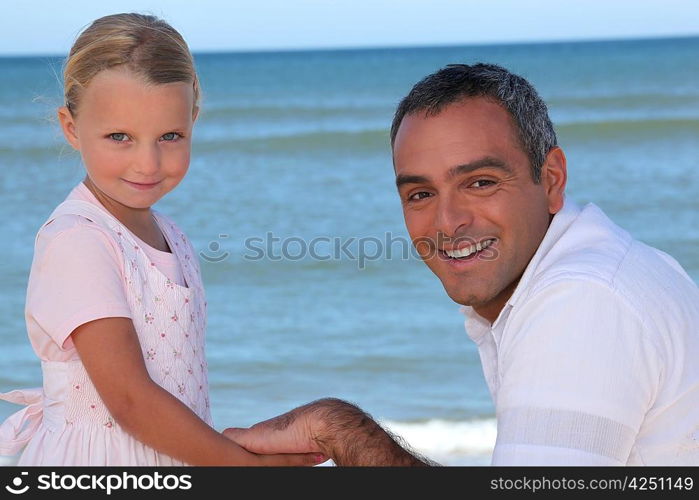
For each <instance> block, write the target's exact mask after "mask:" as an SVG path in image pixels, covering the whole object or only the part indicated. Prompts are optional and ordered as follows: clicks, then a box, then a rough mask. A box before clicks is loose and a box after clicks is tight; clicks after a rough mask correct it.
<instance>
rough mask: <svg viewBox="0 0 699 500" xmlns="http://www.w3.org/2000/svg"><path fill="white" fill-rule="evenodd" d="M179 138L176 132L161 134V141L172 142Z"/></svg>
mask: <svg viewBox="0 0 699 500" xmlns="http://www.w3.org/2000/svg"><path fill="white" fill-rule="evenodd" d="M179 137H181V136H180V134H178V133H177V132H168V133H167V134H163V136H162V137H161V139H163V140H164V141H174V140H175V139H177V138H179Z"/></svg>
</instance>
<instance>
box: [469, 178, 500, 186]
mask: <svg viewBox="0 0 699 500" xmlns="http://www.w3.org/2000/svg"><path fill="white" fill-rule="evenodd" d="M493 184H495V181H491V180H488V179H478V180H477V181H475V182H473V183H471V186H472V187H475V188H484V187H488V186H492V185H493Z"/></svg>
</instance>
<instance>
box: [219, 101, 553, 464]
mask: <svg viewBox="0 0 699 500" xmlns="http://www.w3.org/2000/svg"><path fill="white" fill-rule="evenodd" d="M393 163H394V169H395V174H396V185H397V187H398V193H399V195H400V198H401V203H402V206H403V216H404V219H405V222H406V227H407V229H408V232H409V233H410V236H411V238H412V240H413V243H414V244H415V246H416V249H417V250H418V253H419V254H420V256H421V257H422V258H423V260H424V261H425V263H426V264H427V266H428V267H429V268H430V269H431V270H432V272H434V273H435V274H436V275H437V277H438V278H439V279H440V280H441V281H442V284H443V286H444V288H445V290H446V292H447V294H448V295H449V296H450V297H451V298H452V299H453V300H454V301H455V302H457V303H459V304H463V305H468V306H472V307H473V308H474V310H475V311H476V312H477V313H478V314H479V315H480V316H482V317H483V318H484V319H486V320H488V321H489V322H491V323H492V322H494V321H495V320H496V319H497V317H498V315H499V314H500V312H501V311H502V309H503V307H504V305H505V303H506V302H507V300H508V299H509V298H510V296H511V295H512V293H513V292H514V290H515V288H516V287H517V283H518V282H519V278H520V277H521V275H522V273H523V272H524V270H525V268H526V266H527V264H528V263H529V261H530V260H531V258H532V256H533V255H534V253H535V252H536V250H537V248H538V247H539V244H540V243H541V240H542V239H543V238H544V235H545V233H546V231H547V229H548V226H549V224H550V221H551V219H552V218H553V215H554V214H556V213H557V212H558V211H560V210H561V208H562V207H563V201H564V191H565V186H566V181H567V167H566V159H565V155H564V154H563V151H562V150H561V149H560V148H558V147H554V148H552V149H551V150H550V151H549V152H548V154H547V156H546V159H545V161H544V164H543V166H542V170H541V179H540V182H538V183H537V182H534V179H533V177H532V175H531V167H530V162H529V159H528V156H527V154H526V153H525V152H524V150H523V148H522V146H521V144H520V143H519V141H518V139H517V134H516V128H515V125H514V121H513V119H512V118H511V116H510V115H509V114H508V112H507V111H506V110H505V109H504V108H502V107H501V106H500V105H499V104H497V103H495V102H494V101H491V100H488V99H486V98H482V97H476V98H467V99H465V100H462V101H458V102H456V103H453V104H450V105H448V106H447V107H446V108H445V109H443V110H442V111H441V112H440V113H438V114H437V115H434V116H426V115H425V114H424V113H419V112H418V113H415V114H411V115H408V116H406V117H404V118H403V120H402V122H401V125H400V127H399V129H398V133H397V135H396V139H395V142H394V147H393ZM482 242H490V243H488V244H489V245H490V246H489V247H488V248H487V249H485V250H483V251H482V252H478V253H477V254H475V255H474V256H473V257H472V258H471V259H469V260H459V259H454V258H451V257H450V256H449V253H452V254H453V252H454V251H459V250H462V249H464V248H465V247H467V246H469V245H472V244H476V243H482ZM418 243H419V244H418ZM447 252H449V253H447ZM493 257H495V258H493ZM224 434H225V435H226V436H228V437H230V438H231V439H234V440H235V441H236V442H238V443H240V444H241V445H242V446H244V447H245V448H246V449H249V450H253V451H263V450H264V452H275V451H277V452H279V451H282V450H283V451H288V452H292V451H294V452H299V451H319V452H322V453H324V454H326V455H327V456H329V457H331V458H332V459H333V460H335V462H336V463H338V465H353V466H354V465H384V466H405V465H410V466H416V465H417V466H419V465H433V464H432V463H431V462H430V461H429V460H427V459H425V458H422V457H419V456H418V455H417V454H415V453H414V452H412V451H410V450H408V449H406V447H405V446H401V445H400V444H399V443H398V442H397V440H396V438H395V437H394V436H391V435H390V434H388V433H385V432H383V430H381V429H380V428H379V427H378V424H376V422H374V421H373V420H372V419H371V418H370V417H369V416H368V415H366V414H365V413H364V412H363V411H362V410H361V409H359V408H357V407H356V406H354V405H351V404H350V403H347V402H345V401H341V400H337V399H330V398H329V399H323V400H319V401H316V402H312V403H309V404H307V405H304V406H301V407H299V408H296V409H294V410H291V411H290V412H288V413H286V414H284V415H280V416H279V417H275V418H273V419H270V420H267V421H264V422H260V423H258V424H256V425H254V426H252V427H251V428H249V429H241V428H230V429H226V430H225V431H224Z"/></svg>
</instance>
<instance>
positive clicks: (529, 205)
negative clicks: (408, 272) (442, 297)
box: [393, 97, 565, 321]
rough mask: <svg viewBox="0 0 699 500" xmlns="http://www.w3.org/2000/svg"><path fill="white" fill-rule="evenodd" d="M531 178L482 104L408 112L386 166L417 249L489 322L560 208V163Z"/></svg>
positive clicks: (498, 114) (509, 132)
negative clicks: (433, 113) (537, 180)
mask: <svg viewBox="0 0 699 500" xmlns="http://www.w3.org/2000/svg"><path fill="white" fill-rule="evenodd" d="M554 149H555V152H554V154H553V156H554V157H555V158H553V160H552V159H551V156H552V154H551V153H549V157H547V164H546V165H544V168H543V170H542V181H541V183H540V184H535V183H534V181H533V180H532V176H531V169H530V163H529V159H528V157H527V155H526V153H525V152H524V151H523V150H522V147H521V145H520V143H519V141H518V140H517V135H516V128H515V124H514V122H513V120H512V118H511V117H510V115H509V113H508V112H507V111H506V110H505V109H504V108H502V107H501V106H500V105H498V104H496V103H495V102H493V101H491V100H488V99H485V98H480V97H479V98H469V99H465V100H463V101H461V102H458V103H455V104H452V105H449V106H448V107H447V108H446V109H444V110H443V111H442V112H441V113H439V114H438V115H436V116H429V117H426V116H425V115H424V113H420V112H418V113H415V114H413V115H409V116H406V117H405V118H404V119H403V121H402V123H401V125H400V128H399V129H398V133H397V135H396V139H395V143H394V149H393V160H394V167H395V173H396V183H397V185H398V191H399V194H400V197H401V203H402V205H403V215H404V217H405V223H406V226H407V229H408V232H409V233H410V237H411V239H412V241H413V244H414V245H415V247H416V250H417V251H418V253H419V254H420V256H421V257H422V259H423V260H424V261H425V263H426V264H427V265H428V266H429V268H430V269H431V270H432V272H434V273H435V274H436V275H437V277H438V278H439V279H440V280H441V281H442V284H443V285H444V288H445V290H446V292H447V294H448V295H449V296H450V297H451V298H452V300H454V301H455V302H457V303H459V304H463V305H470V306H473V307H474V308H475V310H476V312H478V313H479V314H480V315H481V316H483V317H484V318H486V319H489V320H490V321H494V320H495V318H496V317H497V315H498V314H499V312H500V310H501V309H502V307H503V306H504V305H505V303H506V302H507V299H509V297H510V296H511V295H512V292H513V291H514V289H515V288H516V286H517V282H518V281H519V278H520V277H521V275H522V273H523V272H524V269H525V268H526V266H527V264H528V263H529V261H530V259H531V258H532V256H533V255H534V253H535V252H536V249H537V248H538V246H539V244H540V243H541V240H542V239H543V237H544V234H545V233H546V230H547V228H548V225H549V221H550V214H553V213H556V212H557V211H558V210H560V208H561V206H562V203H563V188H564V186H565V157H563V154H562V152H561V151H560V149H558V148H554Z"/></svg>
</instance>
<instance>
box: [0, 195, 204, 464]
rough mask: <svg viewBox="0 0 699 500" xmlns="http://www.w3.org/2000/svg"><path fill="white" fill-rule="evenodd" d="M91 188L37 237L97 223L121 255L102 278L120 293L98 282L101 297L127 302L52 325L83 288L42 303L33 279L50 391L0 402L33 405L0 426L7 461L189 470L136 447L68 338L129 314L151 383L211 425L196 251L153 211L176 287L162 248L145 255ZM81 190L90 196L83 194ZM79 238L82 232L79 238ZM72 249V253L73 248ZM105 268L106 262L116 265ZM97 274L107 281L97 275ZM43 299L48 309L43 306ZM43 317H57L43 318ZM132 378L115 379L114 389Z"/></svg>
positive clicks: (35, 332)
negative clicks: (73, 224) (67, 225)
mask: <svg viewBox="0 0 699 500" xmlns="http://www.w3.org/2000/svg"><path fill="white" fill-rule="evenodd" d="M86 191H87V188H85V186H84V185H82V184H81V185H80V186H79V187H78V188H76V189H75V190H74V191H73V193H71V196H69V197H68V198H67V199H66V201H64V202H63V203H61V204H60V205H59V206H58V207H57V208H56V210H54V212H53V213H52V214H51V216H50V217H49V219H48V220H47V222H46V223H45V224H44V225H43V226H42V228H41V230H40V231H39V234H38V235H37V246H38V245H39V241H40V239H39V235H41V234H42V231H46V230H47V228H48V227H50V226H49V225H50V224H51V223H52V222H53V221H59V220H60V218H62V217H69V218H71V217H72V218H73V219H75V216H76V215H77V216H81V217H82V218H84V219H81V220H82V222H83V223H85V224H87V225H90V226H92V228H91V231H92V233H94V234H98V233H99V235H100V236H99V237H100V238H102V237H103V238H104V247H105V250H104V252H103V253H104V254H105V255H106V254H109V255H111V256H112V258H113V260H112V267H113V268H114V269H108V270H104V273H102V275H104V276H110V274H109V273H112V274H113V275H114V276H116V277H118V279H120V280H121V289H120V290H116V289H115V288H119V286H118V285H116V287H115V286H114V284H113V283H112V284H110V283H106V284H105V283H104V282H105V281H107V282H108V281H109V280H108V279H100V280H98V281H97V282H95V284H94V287H93V290H94V294H95V295H96V296H100V294H103V295H104V296H109V297H123V301H122V302H124V303H119V301H118V300H116V299H114V300H112V299H110V300H108V301H106V300H105V301H97V305H96V306H94V307H86V308H83V309H81V310H80V313H79V314H68V317H67V318H60V319H54V317H55V316H56V312H55V311H53V310H52V308H53V309H56V308H59V306H60V304H61V301H66V302H65V304H66V307H68V304H72V302H70V300H71V298H72V297H74V296H77V295H75V294H78V293H83V294H85V291H84V290H83V291H80V290H78V291H75V292H74V291H72V290H70V288H69V287H66V288H65V290H63V289H61V286H62V284H61V283H56V287H55V288H51V287H46V286H44V289H43V290H41V292H42V293H41V294H36V295H37V297H35V296H34V294H33V293H32V292H31V283H32V278H31V277H30V292H29V293H28V298H27V321H28V325H29V337H30V340H31V342H32V345H33V347H34V350H35V351H36V353H37V356H38V357H39V358H40V359H41V368H42V372H43V387H42V388H36V389H25V390H15V391H11V392H8V393H4V394H1V393H0V399H3V400H5V401H10V402H13V403H17V404H23V405H26V408H24V409H22V410H20V411H18V412H17V413H15V414H14V415H12V416H10V417H9V418H8V419H7V420H6V421H5V422H4V423H3V424H2V425H0V454H2V455H16V454H17V453H19V452H20V451H22V454H21V456H20V457H19V462H18V465H20V466H21V465H47V466H48V465H51V466H70V465H76V466H77V465H110V466H111V465H114V466H130V465H148V466H165V465H186V464H184V463H182V462H181V461H178V460H176V459H173V458H172V457H169V456H167V455H165V454H163V453H160V452H158V451H156V450H154V449H153V448H151V447H149V446H147V445H145V444H143V443H141V442H140V441H138V440H136V439H135V438H133V437H132V436H131V435H130V434H128V433H127V432H126V431H124V430H123V429H122V428H121V427H120V426H119V424H118V423H117V422H115V421H114V419H113V418H112V416H111V415H110V413H109V411H108V410H107V408H106V407H105V405H104V403H103V402H102V400H101V398H100V397H99V395H98V393H97V391H96V389H95V387H94V385H93V384H92V382H91V381H90V378H89V377H88V375H87V372H86V370H85V367H84V366H83V364H82V362H81V361H80V358H79V357H78V355H77V351H75V348H74V346H73V344H72V339H71V338H70V332H72V331H73V330H74V328H75V327H77V326H79V325H80V324H83V323H84V322H87V321H91V320H94V319H98V318H100V317H112V316H116V317H130V318H131V319H132V321H133V323H134V326H135V329H136V332H137V334H138V339H139V342H140V344H141V349H142V352H143V357H144V360H145V363H146V367H147V369H148V373H149V374H150V376H151V378H152V379H153V380H154V381H155V382H156V383H158V384H159V385H160V386H162V387H163V388H165V389H166V390H167V391H169V392H170V393H172V394H173V395H174V396H176V397H177V398H178V399H179V400H180V401H182V402H183V403H184V404H186V405H187V406H188V407H189V408H191V409H192V410H193V411H194V412H195V413H196V414H197V415H198V416H199V417H200V418H201V419H202V420H204V421H205V422H207V423H208V424H209V425H211V424H212V422H211V413H210V408H209V396H208V377H207V363H206V358H205V353H204V347H205V342H204V334H205V330H206V302H205V296H204V289H203V285H202V280H201V273H200V270H199V265H198V259H197V257H196V253H195V251H194V249H193V247H192V245H191V243H190V242H189V240H188V238H187V237H186V236H185V235H184V234H183V233H182V232H181V231H180V230H179V229H178V228H177V226H176V225H175V224H174V223H173V222H172V221H171V220H170V219H168V218H167V217H165V216H164V215H162V214H160V213H158V212H156V211H153V214H154V217H155V220H156V222H157V223H158V225H159V227H160V229H161V231H162V232H163V234H164V235H165V237H166V239H167V241H168V245H169V246H170V248H171V250H172V252H173V258H175V259H176V262H179V267H180V269H181V277H182V278H183V280H184V283H183V284H178V283H177V282H176V281H178V280H177V279H176V278H175V279H174V280H173V279H171V278H170V277H168V276H166V275H165V274H164V273H163V272H162V271H161V270H160V269H159V267H158V266H157V265H156V264H155V262H153V260H154V259H153V258H151V257H152V256H153V254H154V252H156V253H157V251H156V250H155V249H153V248H150V247H148V248H147V249H146V248H144V247H145V246H146V245H145V244H144V243H143V242H142V241H141V240H139V239H138V238H137V237H136V236H135V235H133V234H132V233H131V232H130V231H129V230H128V229H126V227H124V226H123V225H122V224H121V223H120V222H119V221H118V220H117V219H116V218H114V217H113V216H112V215H111V214H110V213H109V212H107V211H106V210H105V209H104V208H103V207H102V206H101V205H99V202H97V201H96V199H94V198H92V199H91V200H90V201H86V199H87V198H86V196H85V192H86ZM81 192H82V196H78V195H79V194H81ZM76 193H77V194H78V195H76ZM81 198H82V199H81ZM85 219H87V220H85ZM66 220H68V219H63V221H64V222H65V221H66ZM59 225H60V224H57V226H59ZM83 232H85V231H83ZM88 232H89V231H88ZM73 234H80V232H75V231H73ZM90 241H93V242H94V241H98V243H99V241H100V240H99V239H98V240H95V239H94V237H93V238H92V240H90ZM66 243H67V242H66ZM70 243H71V244H72V243H74V242H73V241H71V242H70ZM78 244H79V243H78ZM58 247H60V246H58ZM66 248H70V247H69V246H68V245H66ZM110 252H111V253H110ZM93 253H94V252H93ZM161 253H163V254H165V253H164V252H161ZM168 255H169V254H165V256H168ZM114 259H116V260H114ZM97 260H98V261H99V258H97ZM102 261H103V262H108V258H105V259H102ZM54 267H60V266H54ZM161 267H162V266H161ZM41 272H42V270H41V262H37V252H36V250H35V260H34V262H33V264H32V273H37V275H39V273H41ZM55 272H58V271H54V274H55ZM91 272H93V273H95V274H98V275H99V274H100V273H99V272H97V271H96V270H94V269H93V270H91ZM170 274H172V273H170ZM115 279H116V278H115ZM42 283H44V284H45V281H44V282H42ZM183 285H186V286H183ZM83 286H85V284H84V283H83ZM88 286H91V285H88ZM88 293H89V292H88ZM65 296H67V298H66V297H65ZM83 296H84V297H87V295H83ZM42 300H43V301H45V302H47V304H44V305H42V304H41V301H42ZM52 301H53V302H52ZM107 302H108V303H107ZM35 303H36V305H33V304H35ZM57 304H58V305H57ZM43 310H49V311H50V312H51V313H50V314H49V313H42V311H43ZM76 310H77V308H76ZM59 316H60V314H59ZM44 318H46V319H44ZM42 325H43V326H45V327H46V330H45V331H44V330H43V329H42V328H41V326H42ZM46 325H48V326H46ZM126 376H128V374H125V373H115V374H114V383H119V379H121V378H122V377H126ZM154 418H157V416H154Z"/></svg>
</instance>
